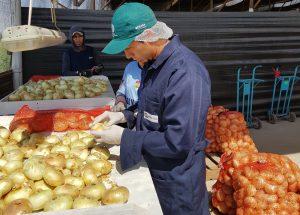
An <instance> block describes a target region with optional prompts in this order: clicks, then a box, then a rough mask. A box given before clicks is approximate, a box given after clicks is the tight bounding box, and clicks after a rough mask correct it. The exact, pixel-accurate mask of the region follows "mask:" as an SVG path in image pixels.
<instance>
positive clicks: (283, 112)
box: [268, 65, 300, 124]
mask: <svg viewBox="0 0 300 215" xmlns="http://www.w3.org/2000/svg"><path fill="white" fill-rule="evenodd" d="M299 68H300V66H299V65H298V66H296V67H295V70H294V73H293V74H291V75H281V72H280V71H279V67H277V68H276V69H274V68H273V71H274V73H275V79H274V84H273V95H272V103H271V108H270V109H269V111H268V119H269V122H270V123H272V124H275V123H276V122H277V121H278V120H279V119H286V120H288V121H290V122H294V121H295V120H296V114H295V113H294V112H291V111H290V103H291V98H292V94H293V89H294V84H295V82H296V81H297V80H299V79H300V78H299V77H297V73H298V70H299Z"/></svg>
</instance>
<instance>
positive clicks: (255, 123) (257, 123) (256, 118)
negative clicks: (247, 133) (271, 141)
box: [252, 117, 262, 129]
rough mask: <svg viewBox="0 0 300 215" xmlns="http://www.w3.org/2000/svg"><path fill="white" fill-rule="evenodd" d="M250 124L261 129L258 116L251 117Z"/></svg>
mask: <svg viewBox="0 0 300 215" xmlns="http://www.w3.org/2000/svg"><path fill="white" fill-rule="evenodd" d="M252 125H253V128H255V129H261V127H262V124H261V121H260V119H259V118H258V117H252Z"/></svg>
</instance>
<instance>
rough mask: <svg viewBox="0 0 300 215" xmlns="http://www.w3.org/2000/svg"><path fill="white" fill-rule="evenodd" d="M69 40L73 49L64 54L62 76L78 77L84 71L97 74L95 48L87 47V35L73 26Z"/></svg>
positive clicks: (79, 28)
mask: <svg viewBox="0 0 300 215" xmlns="http://www.w3.org/2000/svg"><path fill="white" fill-rule="evenodd" d="M69 40H70V41H71V43H72V47H70V48H68V49H67V50H66V51H65V52H64V53H63V60H62V75H63V76H76V75H81V74H82V72H83V71H85V70H90V71H91V74H90V75H92V74H93V73H95V72H96V70H97V69H98V67H97V66H96V52H95V50H94V48H93V47H91V46H87V45H85V33H84V31H83V29H82V28H81V27H78V26H76V25H74V26H72V27H71V28H70V30H69Z"/></svg>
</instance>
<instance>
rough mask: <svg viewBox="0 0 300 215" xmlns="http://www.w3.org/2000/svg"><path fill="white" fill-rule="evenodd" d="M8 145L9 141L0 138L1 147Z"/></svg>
mask: <svg viewBox="0 0 300 215" xmlns="http://www.w3.org/2000/svg"><path fill="white" fill-rule="evenodd" d="M6 144H7V140H6V139H4V138H3V137H0V146H5V145H6Z"/></svg>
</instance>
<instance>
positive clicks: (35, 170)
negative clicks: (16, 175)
mask: <svg viewBox="0 0 300 215" xmlns="http://www.w3.org/2000/svg"><path fill="white" fill-rule="evenodd" d="M23 172H24V174H25V176H26V177H27V178H29V179H31V180H34V181H38V180H41V179H42V178H43V175H44V172H45V163H44V161H43V160H41V159H39V157H33V158H30V159H28V160H26V161H25V162H24V167H23Z"/></svg>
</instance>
